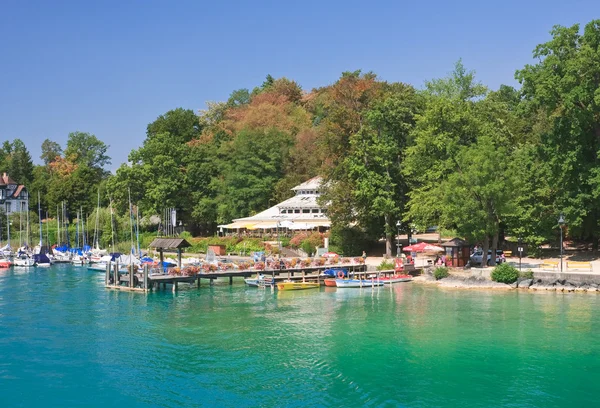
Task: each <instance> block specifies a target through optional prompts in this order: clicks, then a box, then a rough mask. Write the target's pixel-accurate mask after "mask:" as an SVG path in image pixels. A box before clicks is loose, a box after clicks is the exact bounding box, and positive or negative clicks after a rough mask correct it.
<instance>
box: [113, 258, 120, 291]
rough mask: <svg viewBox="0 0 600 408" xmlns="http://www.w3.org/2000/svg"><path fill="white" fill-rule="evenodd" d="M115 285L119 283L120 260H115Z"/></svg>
mask: <svg viewBox="0 0 600 408" xmlns="http://www.w3.org/2000/svg"><path fill="white" fill-rule="evenodd" d="M113 278H114V280H113V285H114V286H118V285H119V283H120V282H119V261H115V265H114V270H113Z"/></svg>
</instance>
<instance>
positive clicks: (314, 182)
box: [292, 176, 323, 191]
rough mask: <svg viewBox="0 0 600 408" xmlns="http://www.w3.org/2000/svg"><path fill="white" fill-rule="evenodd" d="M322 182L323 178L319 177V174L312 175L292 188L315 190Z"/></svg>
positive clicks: (295, 189)
mask: <svg viewBox="0 0 600 408" xmlns="http://www.w3.org/2000/svg"><path fill="white" fill-rule="evenodd" d="M322 182H323V178H321V176H317V177H313V178H311V179H310V180H306V181H305V182H304V183H302V184H298V185H297V186H296V187H294V188H292V190H294V191H298V190H315V189H318V188H319V187H321V183H322Z"/></svg>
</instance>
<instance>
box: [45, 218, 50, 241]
mask: <svg viewBox="0 0 600 408" xmlns="http://www.w3.org/2000/svg"><path fill="white" fill-rule="evenodd" d="M48 224H49V223H48V211H46V243H47V245H48V246H50V226H49V225H48Z"/></svg>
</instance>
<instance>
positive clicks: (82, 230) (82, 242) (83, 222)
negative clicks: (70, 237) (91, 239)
mask: <svg viewBox="0 0 600 408" xmlns="http://www.w3.org/2000/svg"><path fill="white" fill-rule="evenodd" d="M79 212H80V213H81V249H83V248H84V247H85V218H84V217H83V208H82V207H79Z"/></svg>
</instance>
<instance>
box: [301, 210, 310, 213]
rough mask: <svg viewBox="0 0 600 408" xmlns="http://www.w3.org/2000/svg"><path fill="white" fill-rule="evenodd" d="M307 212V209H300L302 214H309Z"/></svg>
mask: <svg viewBox="0 0 600 408" xmlns="http://www.w3.org/2000/svg"><path fill="white" fill-rule="evenodd" d="M309 213H310V210H309V209H306V210H302V214H309Z"/></svg>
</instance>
